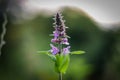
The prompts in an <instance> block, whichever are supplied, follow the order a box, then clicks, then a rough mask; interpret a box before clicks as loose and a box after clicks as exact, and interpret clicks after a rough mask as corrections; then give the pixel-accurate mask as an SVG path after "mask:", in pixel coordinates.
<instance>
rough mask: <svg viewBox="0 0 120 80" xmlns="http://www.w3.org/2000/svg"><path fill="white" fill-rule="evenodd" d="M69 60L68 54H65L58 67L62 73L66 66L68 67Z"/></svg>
mask: <svg viewBox="0 0 120 80" xmlns="http://www.w3.org/2000/svg"><path fill="white" fill-rule="evenodd" d="M69 62H70V58H69V55H65V56H64V61H63V63H62V65H61V67H60V72H62V73H65V72H66V70H67V68H68V65H69Z"/></svg>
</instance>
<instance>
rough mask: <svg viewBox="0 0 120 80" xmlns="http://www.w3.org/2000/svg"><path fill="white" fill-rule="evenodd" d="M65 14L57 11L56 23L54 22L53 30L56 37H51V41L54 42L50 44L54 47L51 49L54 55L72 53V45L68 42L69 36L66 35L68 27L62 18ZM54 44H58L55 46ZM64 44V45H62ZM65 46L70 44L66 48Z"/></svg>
mask: <svg viewBox="0 0 120 80" xmlns="http://www.w3.org/2000/svg"><path fill="white" fill-rule="evenodd" d="M62 18H63V16H62V15H61V14H60V13H57V14H56V15H55V18H54V20H55V23H54V29H55V31H53V36H54V38H53V39H51V42H52V44H50V46H51V47H52V49H51V53H52V54H53V55H56V54H58V53H59V54H62V53H63V54H67V53H70V51H69V49H70V46H68V45H69V42H68V36H67V35H66V28H68V27H66V26H65V24H64V22H65V21H64V20H62ZM54 44H55V45H56V46H54ZM60 46H62V47H60ZM64 46H68V47H66V48H64Z"/></svg>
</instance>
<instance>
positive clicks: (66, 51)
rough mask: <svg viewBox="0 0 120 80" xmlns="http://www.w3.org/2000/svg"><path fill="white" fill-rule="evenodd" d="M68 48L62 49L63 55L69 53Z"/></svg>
mask: <svg viewBox="0 0 120 80" xmlns="http://www.w3.org/2000/svg"><path fill="white" fill-rule="evenodd" d="M69 49H70V46H68V47H66V48H63V54H68V53H70V50H69Z"/></svg>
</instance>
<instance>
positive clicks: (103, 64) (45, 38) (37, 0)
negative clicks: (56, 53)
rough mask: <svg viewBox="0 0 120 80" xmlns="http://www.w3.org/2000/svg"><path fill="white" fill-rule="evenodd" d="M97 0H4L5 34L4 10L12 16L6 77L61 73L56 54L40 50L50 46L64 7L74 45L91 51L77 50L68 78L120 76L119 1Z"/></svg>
mask: <svg viewBox="0 0 120 80" xmlns="http://www.w3.org/2000/svg"><path fill="white" fill-rule="evenodd" d="M91 1H92V2H90V1H89V0H85V1H82V0H79V1H78V0H76V1H72V0H66V1H65V2H64V1H63V0H61V1H57V0H56V1H55V0H53V1H48V0H45V1H42V0H34V1H32V0H0V34H2V31H3V29H2V24H3V22H4V17H3V13H7V17H8V24H7V26H6V30H7V32H6V35H5V41H6V44H5V45H4V46H3V47H2V54H1V56H0V80H57V79H58V74H57V73H56V72H55V71H54V63H53V62H52V61H51V60H50V58H49V57H48V56H46V55H44V54H38V53H37V51H44V50H50V46H49V44H50V41H51V38H52V37H50V36H49V34H51V33H52V31H53V30H54V29H53V23H54V21H53V19H52V18H53V15H54V14H55V13H56V12H57V11H61V12H62V14H63V16H64V19H65V20H66V23H65V24H66V26H68V27H69V29H67V34H68V35H69V36H70V37H71V38H70V39H69V42H70V45H71V51H74V50H84V51H86V54H84V55H79V56H78V55H73V56H71V62H70V65H69V68H68V70H67V72H66V74H65V75H64V76H63V80H120V18H119V17H120V15H119V14H118V13H119V10H115V9H118V8H119V7H117V6H116V5H117V4H118V2H119V1H117V0H115V1H113V2H111V1H110V0H109V1H110V2H107V1H108V0H106V1H105V3H104V2H102V0H101V2H99V0H91ZM99 3H100V6H99V5H98V4H99ZM112 4H113V5H112ZM115 4H116V5H115ZM80 5H84V6H85V7H84V6H80ZM105 5H106V6H105ZM91 6H92V7H91ZM89 7H91V8H92V9H90V8H89ZM106 7H107V8H106ZM111 7H112V8H111ZM116 11H117V12H116ZM110 12H111V13H110ZM101 14H102V15H101ZM118 15H119V16H118ZM106 16H107V17H106ZM0 39H1V38H0Z"/></svg>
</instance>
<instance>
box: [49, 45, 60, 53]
mask: <svg viewBox="0 0 120 80" xmlns="http://www.w3.org/2000/svg"><path fill="white" fill-rule="evenodd" d="M50 46H51V47H52V49H51V50H50V51H51V53H52V54H53V55H55V54H57V53H58V52H59V49H58V48H57V47H55V46H53V45H52V44H50Z"/></svg>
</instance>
